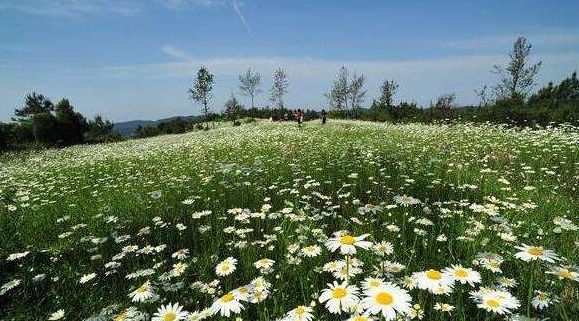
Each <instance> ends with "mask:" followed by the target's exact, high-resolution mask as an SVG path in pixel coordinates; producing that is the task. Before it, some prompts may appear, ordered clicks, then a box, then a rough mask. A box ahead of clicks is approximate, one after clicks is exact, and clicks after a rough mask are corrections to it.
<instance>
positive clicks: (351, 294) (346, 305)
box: [319, 281, 359, 314]
mask: <svg viewBox="0 0 579 321" xmlns="http://www.w3.org/2000/svg"><path fill="white" fill-rule="evenodd" d="M319 300H320V303H324V302H326V308H327V309H328V311H330V313H335V314H339V313H340V312H341V311H344V312H348V311H349V310H350V308H352V307H353V306H355V305H356V304H357V303H358V301H359V299H358V287H356V286H355V285H346V282H344V283H342V284H338V283H337V282H336V281H334V283H333V284H328V288H327V289H324V290H323V291H322V294H321V295H320V297H319Z"/></svg>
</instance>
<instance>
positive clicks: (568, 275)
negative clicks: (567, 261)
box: [557, 269, 573, 279]
mask: <svg viewBox="0 0 579 321" xmlns="http://www.w3.org/2000/svg"><path fill="white" fill-rule="evenodd" d="M557 274H558V275H559V277H561V278H563V279H572V278H573V276H572V275H571V271H569V270H568V269H561V270H559V273H557Z"/></svg>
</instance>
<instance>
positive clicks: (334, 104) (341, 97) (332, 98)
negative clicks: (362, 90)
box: [324, 66, 350, 110]
mask: <svg viewBox="0 0 579 321" xmlns="http://www.w3.org/2000/svg"><path fill="white" fill-rule="evenodd" d="M349 77H350V72H349V71H348V69H347V68H346V67H345V66H342V67H341V68H340V70H339V71H338V75H337V77H336V80H334V83H333V84H332V88H331V89H330V92H328V93H327V94H324V96H325V97H326V98H328V101H329V105H330V108H331V109H337V110H342V109H345V108H347V106H348V90H349V88H348V87H349V86H348V81H349Z"/></svg>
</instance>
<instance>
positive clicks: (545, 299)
mask: <svg viewBox="0 0 579 321" xmlns="http://www.w3.org/2000/svg"><path fill="white" fill-rule="evenodd" d="M555 302H557V300H555V299H553V298H551V295H549V293H547V292H543V291H535V296H534V297H533V299H532V300H531V304H532V305H533V307H534V308H535V309H537V310H543V309H544V308H546V307H548V306H550V305H551V304H553V303H555Z"/></svg>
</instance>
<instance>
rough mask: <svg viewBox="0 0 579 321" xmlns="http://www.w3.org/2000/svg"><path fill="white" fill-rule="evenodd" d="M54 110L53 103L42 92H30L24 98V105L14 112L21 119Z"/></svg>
mask: <svg viewBox="0 0 579 321" xmlns="http://www.w3.org/2000/svg"><path fill="white" fill-rule="evenodd" d="M53 110H54V105H53V104H52V102H51V101H50V99H48V98H47V97H45V96H44V95H42V94H38V93H36V92H32V93H30V94H28V95H26V98H24V106H23V107H22V108H20V109H16V110H15V111H14V114H15V115H16V116H17V117H20V118H21V119H22V118H24V119H26V118H30V117H31V116H33V115H36V114H42V113H50V112H52V111H53Z"/></svg>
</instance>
